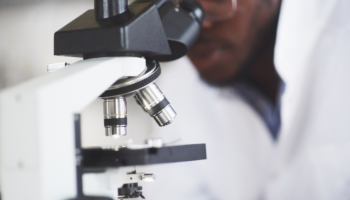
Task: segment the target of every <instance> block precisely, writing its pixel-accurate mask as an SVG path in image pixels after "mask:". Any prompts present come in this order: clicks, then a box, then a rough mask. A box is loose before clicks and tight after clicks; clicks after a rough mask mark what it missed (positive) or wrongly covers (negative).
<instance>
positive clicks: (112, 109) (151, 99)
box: [100, 61, 177, 137]
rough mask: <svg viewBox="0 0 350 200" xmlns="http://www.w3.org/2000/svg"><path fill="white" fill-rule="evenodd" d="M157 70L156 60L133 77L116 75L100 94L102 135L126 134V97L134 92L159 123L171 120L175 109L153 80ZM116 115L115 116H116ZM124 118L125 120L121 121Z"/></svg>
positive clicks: (166, 122)
mask: <svg viewBox="0 0 350 200" xmlns="http://www.w3.org/2000/svg"><path fill="white" fill-rule="evenodd" d="M160 74H161V68H160V66H159V63H157V62H156V61H153V62H151V61H150V62H148V63H147V69H145V71H144V72H143V73H141V74H140V75H139V76H137V77H125V78H122V79H119V80H118V81H117V82H115V83H114V84H113V85H112V86H111V87H109V88H108V90H107V91H105V92H104V93H103V94H102V95H101V96H100V98H102V99H104V100H105V102H104V113H105V116H104V118H105V129H106V130H105V132H106V136H115V137H119V136H123V135H126V123H125V124H116V123H121V122H123V120H120V119H122V118H124V117H125V119H126V115H127V114H126V101H125V99H126V98H128V97H132V96H134V97H135V99H136V101H137V102H138V103H139V104H140V105H141V107H142V108H143V109H144V111H146V112H147V113H148V114H149V115H150V116H151V117H152V118H154V120H155V121H156V122H157V124H158V125H159V126H166V125H168V124H170V123H172V122H173V120H174V119H175V117H176V115H177V114H176V112H175V110H174V109H173V108H172V106H171V105H170V103H169V101H168V100H167V99H166V97H165V96H164V94H163V93H162V91H161V90H160V89H159V88H158V86H157V85H156V84H155V83H154V81H155V80H156V79H157V78H158V77H159V75H160ZM118 119H119V120H118ZM125 122H126V121H125Z"/></svg>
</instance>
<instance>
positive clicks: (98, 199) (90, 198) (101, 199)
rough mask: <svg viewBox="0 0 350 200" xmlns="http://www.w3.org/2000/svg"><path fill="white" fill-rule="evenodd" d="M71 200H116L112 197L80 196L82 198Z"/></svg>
mask: <svg viewBox="0 0 350 200" xmlns="http://www.w3.org/2000/svg"><path fill="white" fill-rule="evenodd" d="M69 200H114V199H112V198H110V197H98V196H80V197H77V198H73V199H69Z"/></svg>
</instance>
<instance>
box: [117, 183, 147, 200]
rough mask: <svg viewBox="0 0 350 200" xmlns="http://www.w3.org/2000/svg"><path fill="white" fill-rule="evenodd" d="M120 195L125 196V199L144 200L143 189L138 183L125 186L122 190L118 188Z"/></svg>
mask: <svg viewBox="0 0 350 200" xmlns="http://www.w3.org/2000/svg"><path fill="white" fill-rule="evenodd" d="M118 195H119V196H123V199H132V198H139V197H141V198H143V199H144V196H143V195H142V187H141V186H139V185H138V183H130V184H124V185H123V186H122V187H121V188H118Z"/></svg>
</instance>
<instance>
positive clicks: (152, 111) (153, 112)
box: [148, 97, 170, 116]
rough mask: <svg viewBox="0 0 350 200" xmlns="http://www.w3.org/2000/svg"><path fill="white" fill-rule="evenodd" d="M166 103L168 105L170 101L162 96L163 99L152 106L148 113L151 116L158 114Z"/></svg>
mask: <svg viewBox="0 0 350 200" xmlns="http://www.w3.org/2000/svg"><path fill="white" fill-rule="evenodd" d="M168 105H170V102H169V101H168V99H167V98H165V97H164V99H163V100H162V101H161V102H159V103H158V104H157V105H155V106H154V107H152V108H151V109H150V110H149V111H148V113H149V114H150V115H151V116H154V115H156V114H158V113H159V112H160V111H162V110H163V109H164V108H165V107H167V106H168Z"/></svg>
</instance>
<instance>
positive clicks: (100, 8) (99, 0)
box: [95, 0, 128, 20]
mask: <svg viewBox="0 0 350 200" xmlns="http://www.w3.org/2000/svg"><path fill="white" fill-rule="evenodd" d="M126 11H128V0H95V18H96V20H106V19H111V18H114V17H116V16H118V15H121V14H123V13H124V12H126Z"/></svg>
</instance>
